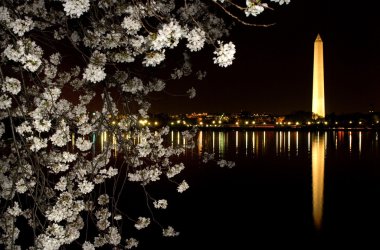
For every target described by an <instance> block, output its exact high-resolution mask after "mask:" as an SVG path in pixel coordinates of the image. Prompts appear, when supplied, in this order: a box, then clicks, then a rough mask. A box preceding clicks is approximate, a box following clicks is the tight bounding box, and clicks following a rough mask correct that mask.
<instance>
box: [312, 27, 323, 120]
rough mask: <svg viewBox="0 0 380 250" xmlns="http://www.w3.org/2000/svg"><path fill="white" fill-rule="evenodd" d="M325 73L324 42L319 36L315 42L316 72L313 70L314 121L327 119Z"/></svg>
mask: <svg viewBox="0 0 380 250" xmlns="http://www.w3.org/2000/svg"><path fill="white" fill-rule="evenodd" d="M324 85H325V83H324V72H323V42H322V39H321V37H320V35H319V34H318V36H317V38H316V39H315V42H314V70H313V105H312V112H313V119H318V118H324V117H325V90H324Z"/></svg>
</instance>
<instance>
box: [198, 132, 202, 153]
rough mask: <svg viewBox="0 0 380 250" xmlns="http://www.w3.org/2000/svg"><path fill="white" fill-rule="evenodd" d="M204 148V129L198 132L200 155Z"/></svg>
mask: <svg viewBox="0 0 380 250" xmlns="http://www.w3.org/2000/svg"><path fill="white" fill-rule="evenodd" d="M202 150H203V131H200V132H199V134H198V155H199V156H201V155H202Z"/></svg>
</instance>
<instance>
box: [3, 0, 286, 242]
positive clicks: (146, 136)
mask: <svg viewBox="0 0 380 250" xmlns="http://www.w3.org/2000/svg"><path fill="white" fill-rule="evenodd" d="M179 2H180V1H174V0H162V1H115V0H99V1H90V0H59V1H46V0H36V1H2V2H1V3H0V27H1V28H0V37H1V38H2V39H0V51H1V56H0V60H1V63H2V66H1V68H0V152H1V153H0V166H1V167H0V207H1V213H0V248H1V249H2V248H4V249H24V248H25V249H27V248H30V249H62V248H71V247H72V246H74V244H75V245H78V244H79V245H81V246H82V248H83V249H94V248H101V247H105V248H114V249H121V248H125V249H131V248H135V247H138V245H139V244H143V243H140V242H139V241H138V240H137V239H136V238H135V235H140V234H141V233H143V231H145V230H144V229H145V228H147V227H149V226H150V225H151V224H153V223H157V224H158V225H159V226H160V228H161V229H162V236H164V237H173V236H177V235H178V234H179V232H177V231H176V230H174V228H173V227H172V226H166V227H162V226H161V223H160V222H158V219H157V218H156V217H154V216H153V214H151V213H144V212H143V211H141V214H138V215H136V214H134V215H130V214H129V211H124V210H121V207H123V206H122V205H123V204H122V205H120V204H121V203H122V199H123V198H124V197H125V196H127V195H129V193H128V192H129V188H124V187H125V186H128V187H129V185H130V186H136V187H137V188H141V189H142V190H143V193H144V194H145V198H146V200H145V199H144V200H145V201H148V202H144V204H143V205H146V206H148V207H149V209H148V210H149V211H151V212H152V213H153V212H154V211H155V212H160V211H159V210H165V211H162V212H166V211H167V207H168V200H167V199H166V198H167V197H165V196H164V195H163V197H159V199H157V197H153V195H152V194H151V193H150V192H149V188H150V187H151V186H153V185H156V183H157V182H159V181H164V180H167V181H169V183H170V184H172V189H173V190H174V191H176V192H178V193H183V192H185V191H186V190H188V189H189V187H190V185H189V184H188V182H187V181H186V180H185V179H184V178H183V176H182V175H183V170H184V169H185V165H184V164H183V163H181V162H180V161H179V160H178V159H179V157H178V156H180V155H182V154H183V153H184V152H185V150H186V148H191V147H193V146H194V140H193V138H194V135H195V131H193V130H191V131H185V132H183V133H182V135H183V137H184V139H185V140H186V146H178V147H174V146H171V145H166V144H165V140H164V138H166V137H167V135H168V133H169V128H167V127H163V128H157V127H155V128H153V129H150V128H149V127H146V126H145V124H144V119H145V118H146V117H147V116H148V113H149V110H150V107H151V103H150V100H152V98H151V97H154V98H156V97H157V96H161V95H162V94H163V92H164V90H165V88H166V87H167V86H168V85H170V84H171V80H180V79H182V78H185V77H189V78H190V77H193V76H194V77H195V78H197V79H203V78H204V77H205V76H206V72H205V71H204V70H203V69H202V68H200V69H198V68H199V65H194V66H193V64H192V63H191V55H193V54H195V53H201V51H207V50H206V48H211V49H212V48H214V52H213V54H212V52H211V53H209V54H210V55H209V57H210V61H213V62H214V63H215V64H217V65H219V66H221V67H227V66H230V65H231V64H232V63H233V61H234V60H235V54H236V47H235V45H234V43H233V42H232V41H228V40H227V39H228V38H227V35H228V33H229V29H230V28H232V27H233V25H230V24H231V23H232V20H231V19H230V15H223V13H224V12H225V11H229V10H230V8H237V10H238V11H240V12H241V13H240V14H241V17H242V18H246V19H245V20H246V21H249V18H251V17H252V16H257V15H259V14H260V13H262V12H263V11H264V10H265V9H266V8H270V6H269V4H270V2H276V3H278V4H280V5H282V4H288V3H289V2H290V0H271V1H269V0H268V1H266V2H268V3H264V1H255V0H247V1H245V3H244V1H241V2H239V3H238V4H240V5H238V4H231V3H230V1H223V0H214V1H199V0H188V1H186V4H183V3H179ZM235 10H236V9H235ZM235 10H234V11H232V12H229V13H230V14H231V13H236V11H235ZM207 53H208V52H205V54H206V55H207ZM181 55H182V57H181ZM173 62H175V63H174V64H175V65H173ZM177 62H178V63H177ZM163 69H165V70H163ZM193 70H194V72H193ZM164 79H166V80H164ZM186 89H187V91H186ZM165 92H166V91H165ZM168 92H169V91H168ZM181 95H182V96H188V97H189V98H190V99H192V98H196V90H195V88H193V87H187V88H185V91H184V92H183V93H181ZM154 98H153V99H154ZM99 144H100V145H99ZM213 158H214V155H212V154H207V153H205V154H204V158H203V161H208V160H212V159H213ZM217 164H218V165H219V166H221V167H233V166H234V163H233V162H230V161H226V160H220V159H219V160H218V161H217ZM126 183H127V185H126ZM189 183H191V182H189ZM109 187H111V188H109ZM151 208H153V209H151ZM132 214H133V213H132ZM131 222H132V224H131V227H130V228H131V229H132V230H128V232H127V233H126V234H125V233H124V231H121V229H122V228H125V227H123V225H124V224H127V223H131ZM133 226H134V227H133ZM152 228H153V227H152ZM22 230H24V231H25V232H23V234H22V233H21V231H22ZM86 230H87V231H86ZM140 231H142V232H140ZM28 233H30V235H34V238H33V240H30V241H28V240H26V241H24V240H21V239H20V235H25V234H28Z"/></svg>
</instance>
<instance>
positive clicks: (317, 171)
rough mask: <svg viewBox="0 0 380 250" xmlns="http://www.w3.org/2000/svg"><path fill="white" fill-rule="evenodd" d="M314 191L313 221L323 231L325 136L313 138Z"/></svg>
mask: <svg viewBox="0 0 380 250" xmlns="http://www.w3.org/2000/svg"><path fill="white" fill-rule="evenodd" d="M312 140H313V141H312V153H311V157H312V190H313V219H314V225H315V227H316V229H318V230H319V229H321V226H322V217H323V190H324V175H325V147H324V146H325V134H323V135H322V136H320V135H319V133H318V134H313V138H312Z"/></svg>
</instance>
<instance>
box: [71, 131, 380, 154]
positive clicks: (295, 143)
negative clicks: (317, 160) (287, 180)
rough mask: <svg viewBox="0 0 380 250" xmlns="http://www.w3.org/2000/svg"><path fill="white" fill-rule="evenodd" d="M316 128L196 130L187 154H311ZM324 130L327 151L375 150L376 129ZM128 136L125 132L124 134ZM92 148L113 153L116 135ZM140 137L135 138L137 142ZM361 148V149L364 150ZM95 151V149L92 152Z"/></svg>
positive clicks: (179, 141)
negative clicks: (109, 149) (192, 146)
mask: <svg viewBox="0 0 380 250" xmlns="http://www.w3.org/2000/svg"><path fill="white" fill-rule="evenodd" d="M315 133H317V132H307V131H199V132H198V133H197V136H196V138H195V142H196V143H195V148H193V149H187V150H186V155H188V156H189V155H192V156H193V157H195V158H199V157H200V156H201V155H202V153H203V152H208V153H215V155H216V156H217V157H220V158H224V157H227V158H228V157H230V158H236V157H239V158H242V157H243V158H244V157H245V158H260V157H287V158H288V159H293V158H294V157H305V155H306V156H311V154H312V144H313V142H314V139H313V136H314V134H315ZM319 133H320V136H322V134H323V137H324V139H323V142H324V143H323V145H322V146H323V148H324V150H325V151H326V150H330V151H332V152H330V154H332V153H333V152H335V154H340V153H341V154H342V153H343V154H347V155H348V156H349V157H357V158H361V157H363V148H364V149H365V152H367V151H368V150H372V151H373V152H376V153H378V151H379V148H380V147H379V143H380V142H379V139H378V132H372V131H330V132H319ZM126 138H128V135H126ZM90 139H91V141H92V142H94V145H96V146H94V147H93V151H98V150H100V151H104V150H105V149H106V148H107V147H110V148H111V149H112V150H113V151H114V154H113V155H114V157H116V153H117V150H118V143H117V138H116V136H115V135H114V134H112V133H108V132H107V131H103V132H101V133H100V134H98V135H95V134H93V135H92V136H91V138H90ZM166 140H167V142H168V143H169V144H168V145H170V146H172V147H177V146H186V143H187V142H186V139H185V138H184V137H183V136H182V133H181V132H180V131H171V132H170V133H169V135H168V136H167V138H166ZM140 141H141V138H140V137H137V138H135V139H134V141H133V142H134V143H135V144H137V143H140ZM72 147H73V148H74V147H75V135H74V134H72ZM365 152H364V153H365ZM94 153H95V152H94Z"/></svg>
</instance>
